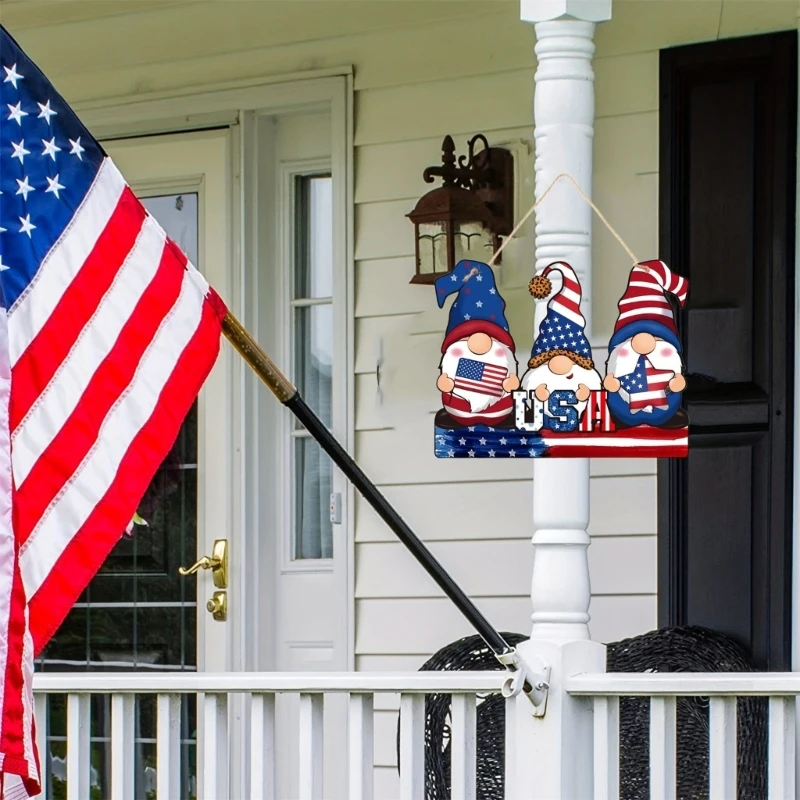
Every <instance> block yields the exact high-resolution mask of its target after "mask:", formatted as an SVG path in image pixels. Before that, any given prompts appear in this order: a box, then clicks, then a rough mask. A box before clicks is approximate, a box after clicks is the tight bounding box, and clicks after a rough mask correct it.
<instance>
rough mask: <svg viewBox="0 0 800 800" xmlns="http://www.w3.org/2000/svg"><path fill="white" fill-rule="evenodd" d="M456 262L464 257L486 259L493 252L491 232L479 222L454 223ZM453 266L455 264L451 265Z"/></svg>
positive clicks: (476, 259) (477, 259)
mask: <svg viewBox="0 0 800 800" xmlns="http://www.w3.org/2000/svg"><path fill="white" fill-rule="evenodd" d="M453 238H454V240H455V254H456V264H458V262H459V261H461V260H462V259H464V258H469V259H472V260H474V261H487V260H488V259H490V258H491V257H492V253H493V252H494V243H493V242H492V234H491V232H490V231H489V230H488V229H487V228H485V227H484V226H483V224H482V223H480V222H456V223H454V233H453ZM453 266H455V264H454V265H453Z"/></svg>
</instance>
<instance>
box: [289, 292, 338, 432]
mask: <svg viewBox="0 0 800 800" xmlns="http://www.w3.org/2000/svg"><path fill="white" fill-rule="evenodd" d="M294 323H295V324H294V342H295V347H294V353H295V359H294V361H295V364H294V373H295V385H296V386H297V390H298V391H299V392H300V395H301V396H302V397H303V399H304V400H305V401H306V403H308V405H309V406H311V408H312V409H313V410H314V412H315V413H316V414H317V416H318V417H319V418H320V419H321V420H322V421H323V422H324V423H325V424H326V425H327V426H328V427H330V425H331V420H332V416H331V412H332V408H331V403H332V395H333V305H332V304H330V303H329V304H326V305H313V306H301V307H299V308H295V309H294Z"/></svg>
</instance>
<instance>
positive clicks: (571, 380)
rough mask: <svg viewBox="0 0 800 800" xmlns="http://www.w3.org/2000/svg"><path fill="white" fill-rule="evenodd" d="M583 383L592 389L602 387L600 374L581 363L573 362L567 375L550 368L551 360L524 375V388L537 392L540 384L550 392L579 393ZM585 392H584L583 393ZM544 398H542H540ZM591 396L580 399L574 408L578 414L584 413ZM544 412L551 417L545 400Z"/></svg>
mask: <svg viewBox="0 0 800 800" xmlns="http://www.w3.org/2000/svg"><path fill="white" fill-rule="evenodd" d="M581 384H583V385H584V386H586V387H587V388H588V389H590V390H592V391H599V390H600V389H602V388H603V387H602V381H601V379H600V375H599V374H598V373H597V371H596V370H594V369H587V368H586V367H582V366H580V365H579V364H573V365H572V369H571V370H570V371H569V372H568V373H566V374H565V375H560V374H557V373H554V372H553V371H552V370H551V369H550V362H545V363H544V364H540V365H539V366H538V367H534V368H533V369H529V370H528V371H527V372H526V373H525V374H524V375H523V376H522V388H523V389H524V390H525V391H526V392H535V391H536V389H537V388H539V386H542V385H544V386H546V387H547V391H548V393H549V394H552V393H553V392H557V391H572V392H575V394H576V396H577V394H578V387H579V386H580V385H581ZM581 394H583V392H582V393H581ZM539 399H542V398H539ZM588 402H589V398H588V397H586V398H585V399H583V400H579V401H578V403H577V404H576V405H575V406H574V408H575V409H576V410H577V412H578V416H580V415H581V414H583V412H584V409H585V408H586V405H587V403H588ZM544 413H545V414H546V415H547V416H548V417H551V416H553V415H552V413H551V412H550V408H549V406H548V404H547V403H546V402H545V407H544Z"/></svg>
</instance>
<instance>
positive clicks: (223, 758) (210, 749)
mask: <svg viewBox="0 0 800 800" xmlns="http://www.w3.org/2000/svg"><path fill="white" fill-rule="evenodd" d="M200 771H201V772H202V781H203V797H204V798H205V800H226V798H227V797H228V796H229V792H228V695H226V694H204V695H203V761H202V762H201V767H200Z"/></svg>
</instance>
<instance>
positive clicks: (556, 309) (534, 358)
mask: <svg viewBox="0 0 800 800" xmlns="http://www.w3.org/2000/svg"><path fill="white" fill-rule="evenodd" d="M551 272H559V273H561V278H562V284H561V288H560V289H559V291H558V292H557V294H555V295H554V296H553V298H552V299H551V300H550V302H549V303H548V305H547V316H546V317H545V318H544V319H543V320H542V324H541V325H540V326H539V335H538V336H537V337H536V341H535V342H534V343H533V347H532V348H531V357H530V360H529V361H528V366H529V367H530V368H531V369H535V368H536V367H538V366H540V365H541V364H545V363H546V362H548V361H549V360H550V359H551V358H553V357H554V356H567V357H568V358H571V359H572V360H573V361H574V362H575V363H576V364H577V365H578V366H579V367H583V368H584V369H593V368H594V362H593V361H592V348H591V347H590V346H589V342H588V340H587V339H586V332H585V328H586V319H585V318H584V316H583V313H582V312H581V284H580V282H579V281H578V276H577V275H576V274H575V270H573V269H572V267H571V266H570V265H569V264H567V263H566V262H564V261H554V262H553V263H552V264H550V265H548V266H547V267H545V269H544V270H543V271H542V272H541V273H540V274H539V275H536V276H535V277H534V278H533V280H532V281H531V282H530V284H529V285H528V289H529V291H530V293H531V294H532V295H533V296H534V297H535V298H536V299H537V300H544V298H545V297H547V296H548V295H549V294H550V292H551V291H552V290H553V284H552V283H551V282H550V278H549V277H548V276H549V275H550V273H551Z"/></svg>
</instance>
